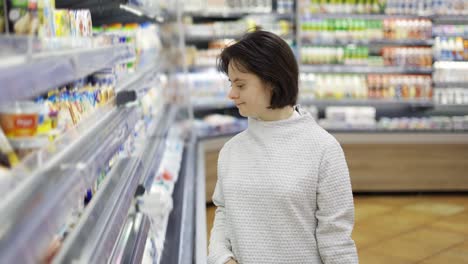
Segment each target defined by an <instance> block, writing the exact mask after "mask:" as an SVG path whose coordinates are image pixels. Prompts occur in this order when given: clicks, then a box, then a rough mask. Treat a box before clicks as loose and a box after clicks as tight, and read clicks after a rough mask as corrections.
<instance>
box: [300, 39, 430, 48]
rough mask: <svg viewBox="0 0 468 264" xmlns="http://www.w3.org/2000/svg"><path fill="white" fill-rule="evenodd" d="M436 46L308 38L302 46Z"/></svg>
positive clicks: (426, 42)
mask: <svg viewBox="0 0 468 264" xmlns="http://www.w3.org/2000/svg"><path fill="white" fill-rule="evenodd" d="M433 44H434V40H433V39H422V40H408V39H404V40H391V39H381V40H343V39H337V40H312V41H310V40H309V39H308V38H307V37H303V38H302V45H322V46H323V45H326V46H337V45H339V46H343V45H367V46H369V45H385V46H432V45H433Z"/></svg>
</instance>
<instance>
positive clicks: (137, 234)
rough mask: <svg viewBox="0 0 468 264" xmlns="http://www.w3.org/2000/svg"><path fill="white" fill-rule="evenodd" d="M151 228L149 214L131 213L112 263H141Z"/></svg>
mask: <svg viewBox="0 0 468 264" xmlns="http://www.w3.org/2000/svg"><path fill="white" fill-rule="evenodd" d="M149 228H150V220H149V217H148V216H146V215H144V214H141V213H137V214H132V215H129V217H128V218H127V222H126V224H125V226H124V229H123V230H122V235H121V236H120V238H119V242H118V244H117V246H116V248H115V249H114V252H113V254H112V259H111V261H110V263H141V261H142V258H143V253H144V249H145V243H146V238H147V237H148V232H149Z"/></svg>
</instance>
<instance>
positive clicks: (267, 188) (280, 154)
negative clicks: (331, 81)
mask: <svg viewBox="0 0 468 264" xmlns="http://www.w3.org/2000/svg"><path fill="white" fill-rule="evenodd" d="M298 111H299V113H300V117H298V118H290V119H287V120H281V121H273V122H264V121H260V120H257V119H253V118H249V126H248V129H247V130H246V131H244V132H242V133H240V134H238V135H236V136H235V137H234V138H232V139H231V140H230V141H229V142H227V143H226V144H225V145H224V147H223V149H222V150H221V152H220V155H219V160H218V182H217V184H216V189H215V193H214V195H213V202H214V204H215V205H216V206H217V209H216V216H215V222H214V226H213V229H212V231H211V238H210V246H209V256H208V263H210V264H221V263H225V262H226V261H227V260H228V259H229V258H230V257H232V258H234V259H236V260H237V262H238V263H239V264H262V263H269V264H271V263H278V264H288V263H291V264H292V263H294V264H296V263H311V264H315V263H317V264H318V263H325V264H329V263H343V264H354V263H358V258H357V253H356V247H355V244H354V241H353V240H352V239H351V232H352V229H353V225H354V204H353V196H352V192H351V184H350V179H349V173H348V168H347V165H346V160H345V157H344V154H343V150H342V149H341V147H340V145H339V143H338V142H337V141H336V140H335V139H334V138H333V137H332V136H331V135H330V134H328V133H327V132H326V131H325V130H323V129H322V128H320V127H319V126H318V125H317V124H316V122H315V121H314V119H313V118H312V117H311V116H310V115H309V114H308V113H306V112H305V111H303V110H302V109H301V108H298Z"/></svg>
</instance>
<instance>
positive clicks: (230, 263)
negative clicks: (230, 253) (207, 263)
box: [226, 258, 238, 264]
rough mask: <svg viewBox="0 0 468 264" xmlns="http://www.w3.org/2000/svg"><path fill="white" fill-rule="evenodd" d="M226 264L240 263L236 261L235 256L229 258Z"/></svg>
mask: <svg viewBox="0 0 468 264" xmlns="http://www.w3.org/2000/svg"><path fill="white" fill-rule="evenodd" d="M226 264H238V263H237V261H235V260H234V259H233V258H231V259H229V260H228V262H226Z"/></svg>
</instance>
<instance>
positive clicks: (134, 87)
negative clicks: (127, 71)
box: [115, 64, 163, 105]
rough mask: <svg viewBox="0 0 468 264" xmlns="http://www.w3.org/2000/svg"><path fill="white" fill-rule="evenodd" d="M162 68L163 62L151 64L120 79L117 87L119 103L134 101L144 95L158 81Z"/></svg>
mask: <svg viewBox="0 0 468 264" xmlns="http://www.w3.org/2000/svg"><path fill="white" fill-rule="evenodd" d="M162 68H163V65H161V64H151V65H148V66H146V67H145V68H143V69H141V70H138V71H137V72H136V73H133V74H131V75H128V76H126V77H125V78H124V79H123V80H122V81H119V84H118V85H117V87H116V88H115V92H116V94H117V96H116V97H117V104H118V105H120V104H122V103H125V102H127V101H129V100H130V101H134V100H136V99H137V98H141V97H142V96H144V95H145V94H146V92H147V91H148V89H149V88H151V87H154V86H155V84H156V83H157V81H158V78H157V77H158V73H159V72H160V70H161V69H162Z"/></svg>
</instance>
